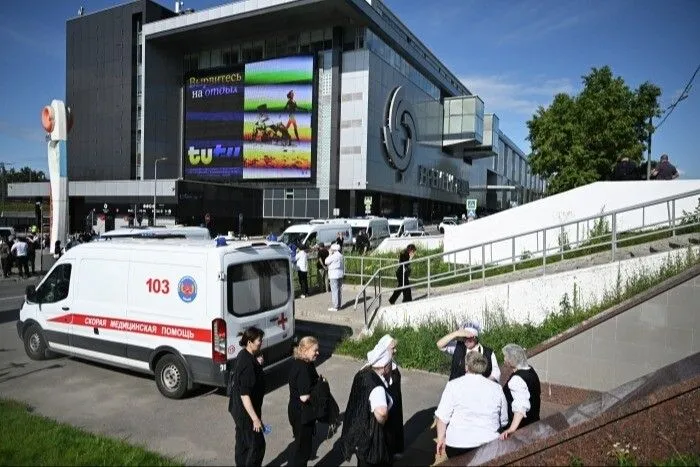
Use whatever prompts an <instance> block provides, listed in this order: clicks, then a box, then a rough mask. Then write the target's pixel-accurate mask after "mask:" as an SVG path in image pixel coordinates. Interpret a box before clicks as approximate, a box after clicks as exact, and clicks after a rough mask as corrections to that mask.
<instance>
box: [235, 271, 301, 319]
mask: <svg viewBox="0 0 700 467" xmlns="http://www.w3.org/2000/svg"><path fill="white" fill-rule="evenodd" d="M227 278H228V297H227V304H228V311H229V313H233V314H234V315H236V316H245V315H252V314H255V313H262V312H265V311H269V310H272V309H275V308H279V307H281V306H283V305H285V304H286V303H287V301H289V297H290V295H291V284H290V281H289V262H288V261H287V260H286V259H278V260H266V261H253V262H250V263H244V264H234V265H231V266H229V267H228V271H227Z"/></svg>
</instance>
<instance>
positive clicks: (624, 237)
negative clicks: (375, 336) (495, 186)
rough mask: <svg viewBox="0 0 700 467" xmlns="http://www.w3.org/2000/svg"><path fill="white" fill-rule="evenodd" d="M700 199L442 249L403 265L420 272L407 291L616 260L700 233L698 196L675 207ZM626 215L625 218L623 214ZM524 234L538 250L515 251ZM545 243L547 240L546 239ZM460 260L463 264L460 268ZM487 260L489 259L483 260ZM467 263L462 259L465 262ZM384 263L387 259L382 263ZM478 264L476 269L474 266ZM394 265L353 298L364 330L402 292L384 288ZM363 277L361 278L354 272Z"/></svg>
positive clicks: (695, 192)
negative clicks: (599, 256) (636, 220)
mask: <svg viewBox="0 0 700 467" xmlns="http://www.w3.org/2000/svg"><path fill="white" fill-rule="evenodd" d="M698 195H700V190H692V191H688V192H685V193H682V194H679V195H675V196H670V197H667V198H662V199H659V200H654V201H651V202H647V203H640V204H637V205H634V206H631V207H627V208H623V209H618V210H614V211H610V212H601V213H600V214H597V215H593V216H589V217H583V218H580V219H576V220H572V221H567V222H564V223H561V224H557V225H552V226H547V227H543V228H540V229H536V230H532V231H529V232H524V233H520V234H516V235H512V236H508V237H502V238H498V239H495V240H490V241H487V242H482V243H475V244H473V245H468V246H465V247H462V248H459V249H455V250H451V251H445V252H442V253H437V254H433V255H429V256H424V257H417V258H414V259H413V260H411V261H408V262H406V263H402V264H410V265H411V268H412V271H413V272H418V273H422V275H419V276H413V277H412V278H411V279H412V282H411V283H410V285H409V286H408V287H425V288H426V289H427V295H428V296H430V295H431V290H432V287H434V286H436V285H438V284H439V285H448V284H450V283H456V282H465V281H467V280H469V281H472V280H474V279H479V278H480V279H481V286H484V285H485V283H486V277H489V276H493V275H497V274H502V273H506V272H511V271H516V270H518V269H531V268H534V267H540V268H541V269H542V274H543V275H545V274H546V273H547V264H552V263H556V262H559V261H562V260H564V259H572V258H576V257H581V256H586V255H590V254H594V253H600V252H602V251H610V257H609V258H610V262H613V261H615V260H616V258H617V256H618V255H617V253H618V249H619V248H623V247H628V246H633V245H635V244H641V243H647V242H650V241H654V240H659V239H662V238H668V237H673V236H676V235H678V234H686V233H697V232H700V198H698V207H697V208H696V209H695V210H694V211H693V212H682V211H681V212H679V211H680V210H677V209H676V203H677V201H679V200H684V199H686V198H691V197H693V198H695V197H697V196H698ZM663 205H666V212H667V216H666V218H665V219H664V220H662V221H657V222H647V214H646V211H648V210H649V209H650V208H652V207H657V206H663ZM640 210H641V213H640V214H641V223H640V224H639V225H635V224H630V223H629V219H626V220H627V221H628V222H627V224H628V225H626V226H625V227H621V225H620V223H619V221H620V219H621V218H623V217H624V216H625V215H626V214H629V213H633V212H635V211H640ZM628 217H629V216H628ZM636 217H639V214H637V215H636ZM569 231H571V232H573V231H575V232H576V234H575V237H574V236H573V235H572V238H571V239H569V236H568V232H569ZM528 236H536V237H537V242H536V245H537V247H536V248H535V250H533V251H527V252H523V253H517V251H516V244H517V242H518V240H519V239H523V238H524V237H528ZM552 238H555V239H557V242H556V243H557V245H556V246H549V245H551V243H552V242H551V239H552ZM548 239H549V240H548ZM503 242H510V244H511V245H512V248H511V249H510V252H509V254H507V255H503V256H501V257H496V258H494V256H493V247H494V245H497V244H502V243H503ZM487 251H488V252H489V254H487ZM465 255H466V258H462V260H461V261H462V262H463V263H465V264H459V262H458V259H459V258H460V257H464V256H465ZM487 258H489V259H490V260H489V261H487ZM465 259H466V261H465ZM346 261H347V260H346ZM385 261H388V260H385ZM475 262H478V264H477V265H475V264H474V263H475ZM398 264H399V263H398V261H397V260H394V261H393V262H392V264H390V265H386V266H380V267H379V268H378V269H376V270H375V271H374V272H373V273H372V274H371V275H369V277H368V279H367V282H366V283H364V282H363V285H362V288H361V290H360V291H359V292H358V293H357V295H356V297H355V309H357V306H358V304H359V302H360V300H362V303H363V308H364V320H365V326H369V325H370V324H371V322H372V320H373V319H374V316H375V314H376V312H377V310H379V308H380V307H381V304H382V295H383V294H385V293H386V292H387V291H389V292H393V291H394V290H397V289H398V290H401V289H404V288H406V286H404V287H398V288H397V287H394V288H388V287H386V281H387V279H391V280H393V282H394V283H395V282H396V279H395V276H394V271H395V268H396V267H397V266H398ZM359 276H360V277H361V279H364V277H365V276H364V274H359ZM370 288H372V290H373V294H372V295H371V296H370V297H368V289H370Z"/></svg>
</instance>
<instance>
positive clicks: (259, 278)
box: [17, 239, 294, 399]
mask: <svg viewBox="0 0 700 467" xmlns="http://www.w3.org/2000/svg"><path fill="white" fill-rule="evenodd" d="M223 243H224V245H222V246H217V244H216V242H215V241H213V240H211V241H206V242H205V241H188V240H159V241H154V240H145V239H138V240H137V239H134V240H123V241H119V242H90V243H85V244H81V245H78V246H77V247H75V248H72V249H70V250H68V251H67V252H66V254H65V255H63V256H62V257H61V258H60V259H59V260H58V261H57V262H56V264H55V265H54V266H53V267H52V268H51V270H50V271H49V273H48V274H47V275H46V277H45V278H44V280H42V281H41V282H40V283H39V285H38V286H37V287H36V288H34V286H31V285H30V286H29V287H27V292H26V297H25V302H24V304H23V305H22V309H21V310H20V315H19V321H18V322H17V332H18V334H19V336H20V338H21V339H22V340H23V341H24V348H25V350H26V352H27V355H28V356H29V357H30V358H32V359H34V360H42V359H44V358H47V357H48V356H49V354H50V352H51V351H53V352H55V353H58V354H65V355H71V356H78V357H81V358H85V359H88V360H95V361H99V362H103V363H107V364H109V365H113V366H118V367H123V368H128V369H131V370H137V371H141V372H145V373H150V374H154V375H155V381H156V385H157V386H158V389H159V390H160V392H161V393H162V394H163V395H164V396H166V397H169V398H173V399H178V398H181V397H183V396H184V395H185V394H186V393H187V392H188V391H189V390H190V389H192V388H193V387H194V385H195V384H204V385H211V386H219V387H225V386H226V383H227V381H228V372H229V370H230V369H231V368H232V363H233V362H232V361H233V360H234V359H235V358H236V356H237V355H238V352H239V351H240V350H241V348H240V347H239V345H238V341H239V337H238V333H239V332H241V331H243V330H245V329H246V328H249V327H251V326H257V327H259V328H260V329H262V330H263V331H264V332H265V338H264V340H263V351H262V353H263V358H264V364H265V366H266V369H269V368H272V367H274V366H277V365H278V364H280V363H282V362H284V361H286V360H287V359H289V358H290V357H291V352H292V343H293V336H294V294H293V293H292V290H293V289H292V280H291V277H292V276H291V270H292V269H291V264H290V261H289V250H288V249H287V247H286V246H284V245H282V244H280V243H276V242H274V243H273V242H269V243H268V242H255V243H252V242H235V243H230V244H225V242H223Z"/></svg>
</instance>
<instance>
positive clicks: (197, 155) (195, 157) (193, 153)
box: [187, 144, 241, 165]
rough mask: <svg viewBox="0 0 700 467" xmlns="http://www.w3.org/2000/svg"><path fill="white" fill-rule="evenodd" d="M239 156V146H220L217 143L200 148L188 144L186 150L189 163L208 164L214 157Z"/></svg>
mask: <svg viewBox="0 0 700 467" xmlns="http://www.w3.org/2000/svg"><path fill="white" fill-rule="evenodd" d="M240 156H241V147H240V146H222V145H220V144H217V145H216V146H214V147H213V148H202V149H197V148H195V147H194V146H190V147H189V149H188V150H187V158H188V159H189V161H190V165H199V164H202V165H209V164H211V161H212V160H214V158H217V159H218V158H228V159H230V158H232V157H236V158H237V157H240Z"/></svg>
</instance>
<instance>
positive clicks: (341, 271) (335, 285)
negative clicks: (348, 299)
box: [326, 243, 345, 311]
mask: <svg viewBox="0 0 700 467" xmlns="http://www.w3.org/2000/svg"><path fill="white" fill-rule="evenodd" d="M326 266H328V280H329V282H330V284H331V303H332V306H331V308H329V309H328V311H338V310H339V309H340V307H341V306H342V292H343V277H344V276H345V262H344V259H343V254H342V253H341V252H340V245H338V244H337V243H334V244H332V245H331V254H330V255H329V256H328V258H326Z"/></svg>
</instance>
